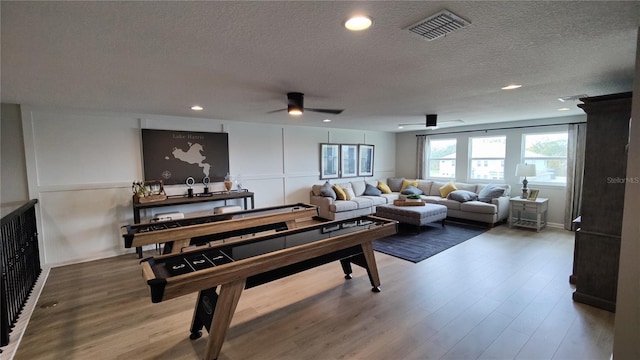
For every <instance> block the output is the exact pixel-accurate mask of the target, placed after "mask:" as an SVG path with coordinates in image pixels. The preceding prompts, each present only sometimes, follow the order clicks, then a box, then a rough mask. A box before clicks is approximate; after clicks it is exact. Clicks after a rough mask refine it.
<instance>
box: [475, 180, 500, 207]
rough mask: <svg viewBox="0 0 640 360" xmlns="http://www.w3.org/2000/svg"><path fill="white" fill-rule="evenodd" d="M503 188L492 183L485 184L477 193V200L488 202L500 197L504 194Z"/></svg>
mask: <svg viewBox="0 0 640 360" xmlns="http://www.w3.org/2000/svg"><path fill="white" fill-rule="evenodd" d="M504 190H505V189H504V188H501V187H498V186H497V185H494V184H489V185H487V186H485V187H484V188H483V189H482V190H481V191H480V193H479V194H478V200H479V201H482V202H486V203H489V202H491V199H493V198H497V197H500V196H502V195H503V194H504Z"/></svg>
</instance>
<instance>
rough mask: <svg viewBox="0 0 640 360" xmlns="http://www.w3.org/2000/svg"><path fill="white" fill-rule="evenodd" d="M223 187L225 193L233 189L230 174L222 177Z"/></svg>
mask: <svg viewBox="0 0 640 360" xmlns="http://www.w3.org/2000/svg"><path fill="white" fill-rule="evenodd" d="M224 187H225V189H227V193H229V192H231V187H233V181H232V179H231V174H229V173H227V175H226V176H225V177H224Z"/></svg>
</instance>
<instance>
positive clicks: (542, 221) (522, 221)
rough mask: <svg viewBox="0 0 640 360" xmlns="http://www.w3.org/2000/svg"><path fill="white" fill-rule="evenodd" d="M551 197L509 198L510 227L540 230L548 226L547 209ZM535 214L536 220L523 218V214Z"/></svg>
mask: <svg viewBox="0 0 640 360" xmlns="http://www.w3.org/2000/svg"><path fill="white" fill-rule="evenodd" d="M548 209H549V199H546V198H537V199H536V200H527V199H523V198H521V197H520V196H517V197H514V198H511V199H510V200H509V227H510V228H511V227H514V226H519V227H524V228H529V229H536V231H540V229H542V228H543V227H545V226H547V210H548ZM525 213H528V214H534V215H535V219H536V220H530V219H526V218H523V217H522V215H523V214H525Z"/></svg>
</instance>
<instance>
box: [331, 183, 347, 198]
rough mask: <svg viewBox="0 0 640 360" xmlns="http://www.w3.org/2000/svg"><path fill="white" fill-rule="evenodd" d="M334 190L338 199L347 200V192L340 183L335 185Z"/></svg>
mask: <svg viewBox="0 0 640 360" xmlns="http://www.w3.org/2000/svg"><path fill="white" fill-rule="evenodd" d="M333 191H335V192H336V197H337V198H338V200H347V194H345V193H344V189H343V188H341V187H340V186H338V185H333Z"/></svg>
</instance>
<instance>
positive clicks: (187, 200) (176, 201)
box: [133, 191, 255, 224]
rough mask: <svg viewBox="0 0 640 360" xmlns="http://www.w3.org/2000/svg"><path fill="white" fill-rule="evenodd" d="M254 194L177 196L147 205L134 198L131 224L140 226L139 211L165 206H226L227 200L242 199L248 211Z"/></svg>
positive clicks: (224, 193)
mask: <svg viewBox="0 0 640 360" xmlns="http://www.w3.org/2000/svg"><path fill="white" fill-rule="evenodd" d="M253 195H254V193H252V192H250V191H231V192H228V193H227V192H222V193H212V194H211V196H194V197H186V196H177V197H170V198H167V199H166V200H160V201H153V202H148V203H137V202H136V201H135V196H134V199H133V222H134V223H135V224H140V210H142V209H150V208H157V207H165V206H174V205H187V204H199V203H203V202H209V201H224V202H225V205H226V201H227V200H233V199H243V200H244V209H245V210H247V209H248V204H247V199H251V208H252V209H253V208H254V207H255V203H254V198H253Z"/></svg>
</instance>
